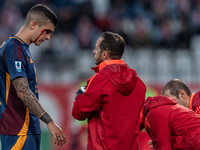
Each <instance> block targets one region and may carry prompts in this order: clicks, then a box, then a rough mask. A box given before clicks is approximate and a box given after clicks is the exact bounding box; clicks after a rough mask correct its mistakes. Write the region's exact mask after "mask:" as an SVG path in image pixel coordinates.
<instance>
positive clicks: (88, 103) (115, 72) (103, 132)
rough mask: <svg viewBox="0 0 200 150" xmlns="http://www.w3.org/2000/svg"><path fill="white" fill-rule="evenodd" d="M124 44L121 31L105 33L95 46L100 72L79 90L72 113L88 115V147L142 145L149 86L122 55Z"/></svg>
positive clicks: (115, 149)
mask: <svg viewBox="0 0 200 150" xmlns="http://www.w3.org/2000/svg"><path fill="white" fill-rule="evenodd" d="M124 48H125V41H124V39H123V38H122V37H121V36H120V35H118V34H116V33H112V32H108V31H107V32H104V33H102V34H101V36H100V37H99V39H98V40H97V42H96V46H95V49H94V50H93V53H94V59H95V63H96V65H97V66H96V67H94V68H92V69H93V70H94V71H95V72H96V74H95V75H94V76H92V77H91V78H89V79H88V82H87V86H86V89H84V88H82V89H80V90H78V92H77V96H76V98H75V99H76V100H75V102H74V106H73V110H72V115H73V117H74V118H75V119H78V120H85V119H88V145H87V149H88V150H108V149H109V150H122V149H123V150H136V149H138V138H139V132H140V128H139V127H140V111H141V109H142V106H143V103H144V100H145V92H146V86H145V84H144V83H143V81H142V80H141V79H140V78H139V77H138V75H137V73H136V71H135V70H134V69H131V68H130V67H129V66H128V65H127V64H125V62H124V60H123V59H121V57H122V55H123V53H124ZM84 90H85V92H84Z"/></svg>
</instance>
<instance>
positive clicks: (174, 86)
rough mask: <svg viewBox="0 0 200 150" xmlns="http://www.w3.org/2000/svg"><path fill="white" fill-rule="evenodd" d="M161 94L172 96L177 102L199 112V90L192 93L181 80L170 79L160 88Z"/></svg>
mask: <svg viewBox="0 0 200 150" xmlns="http://www.w3.org/2000/svg"><path fill="white" fill-rule="evenodd" d="M162 95H165V96H170V97H173V98H174V99H175V100H176V102H177V103H178V104H181V105H183V106H185V107H187V108H189V109H191V110H193V111H195V112H196V113H197V114H200V91H198V92H197V93H192V92H191V91H190V89H189V87H188V86H187V84H186V83H185V82H183V81H182V80H180V79H172V80H170V81H169V82H168V83H167V84H166V85H165V86H164V88H163V89H162Z"/></svg>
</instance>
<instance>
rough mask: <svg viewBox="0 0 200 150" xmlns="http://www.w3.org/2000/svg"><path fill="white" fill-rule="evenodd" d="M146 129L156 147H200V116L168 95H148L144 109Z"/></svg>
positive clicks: (170, 149)
mask: <svg viewBox="0 0 200 150" xmlns="http://www.w3.org/2000/svg"><path fill="white" fill-rule="evenodd" d="M143 113H144V117H145V129H146V130H147V132H148V134H149V136H150V137H151V138H152V141H153V145H154V148H155V149H159V150H180V149H184V150H186V149H187V150H188V149H191V150H197V149H200V116H199V115H198V114H196V113H195V112H194V111H192V110H190V109H188V108H186V107H184V106H181V105H179V104H177V103H176V101H175V99H173V98H171V97H167V96H155V97H148V98H147V100H146V101H145V103H144V109H143Z"/></svg>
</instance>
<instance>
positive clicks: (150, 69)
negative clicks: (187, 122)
mask: <svg viewBox="0 0 200 150" xmlns="http://www.w3.org/2000/svg"><path fill="white" fill-rule="evenodd" d="M38 3H43V4H45V5H47V6H49V7H50V8H51V9H52V10H53V11H54V12H55V13H56V14H57V16H58V20H59V24H58V26H57V27H56V29H55V32H54V33H53V34H52V36H51V40H50V41H46V42H44V43H43V44H42V45H41V46H40V47H36V46H34V45H33V44H32V45H31V46H30V48H31V52H32V54H33V57H34V60H35V63H36V67H37V74H38V81H39V94H40V102H41V104H42V106H43V107H44V108H45V109H46V110H47V112H49V114H50V115H51V116H52V117H53V118H54V120H55V121H56V123H57V124H58V125H59V126H61V127H62V128H63V130H64V132H65V134H66V135H67V141H68V143H67V145H65V146H64V147H63V148H56V147H55V146H53V142H52V136H51V135H50V133H49V131H48V129H47V128H46V126H45V125H44V124H43V123H42V122H41V128H42V142H41V150H59V149H62V150H63V149H64V150H84V149H85V146H86V144H85V143H86V142H87V132H86V128H87V126H86V122H78V121H75V120H74V119H73V118H72V116H71V109H72V105H73V101H74V96H75V92H76V91H77V89H78V88H79V87H80V86H81V85H85V84H86V80H87V79H88V78H89V77H90V76H91V75H93V72H92V71H91V69H90V67H92V66H95V64H94V57H93V52H92V51H93V49H94V45H95V43H96V40H97V39H98V37H99V35H100V34H101V33H102V32H103V31H112V32H117V33H119V34H120V35H122V36H123V37H124V38H125V41H126V50H125V53H124V56H123V59H124V60H125V62H126V63H127V64H128V65H129V66H130V67H132V68H134V69H135V70H136V71H137V73H138V75H139V76H140V77H141V78H142V80H143V81H144V82H145V84H146V85H147V87H148V92H147V95H146V96H153V95H158V94H160V91H161V89H162V87H163V85H164V84H166V82H168V81H169V80H171V79H172V78H179V79H181V80H183V81H185V82H186V83H187V84H188V85H189V87H190V88H191V90H192V92H196V91H198V90H199V86H200V59H199V56H200V50H199V49H200V1H199V0H1V1H0V43H2V42H3V41H4V40H6V39H8V37H9V35H13V34H16V32H17V31H18V30H19V29H20V28H21V26H22V25H23V23H24V21H25V15H26V13H27V11H28V10H29V9H30V8H31V7H32V6H33V5H35V4H38ZM148 138H149V137H148V136H147V135H146V134H145V133H144V132H142V133H141V136H140V146H141V148H140V149H141V150H148V149H149V148H148V146H147V143H146V142H147V141H148Z"/></svg>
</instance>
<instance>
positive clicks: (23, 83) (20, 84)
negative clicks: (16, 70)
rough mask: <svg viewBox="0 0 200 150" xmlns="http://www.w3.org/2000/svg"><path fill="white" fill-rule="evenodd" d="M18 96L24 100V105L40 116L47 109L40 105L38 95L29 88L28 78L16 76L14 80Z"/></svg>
mask: <svg viewBox="0 0 200 150" xmlns="http://www.w3.org/2000/svg"><path fill="white" fill-rule="evenodd" d="M12 83H13V85H14V87H15V89H16V92H17V95H18V97H19V98H20V99H21V100H22V102H23V103H24V105H25V106H26V107H27V108H28V109H29V110H30V111H31V112H32V113H33V114H34V115H35V116H37V117H38V118H40V117H41V115H42V114H44V113H45V110H44V109H43V108H42V106H41V105H40V103H39V101H38V100H37V98H36V96H35V95H34V94H33V92H32V91H31V90H30V89H29V84H28V80H27V78H16V79H14V80H13V81H12Z"/></svg>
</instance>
